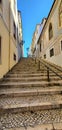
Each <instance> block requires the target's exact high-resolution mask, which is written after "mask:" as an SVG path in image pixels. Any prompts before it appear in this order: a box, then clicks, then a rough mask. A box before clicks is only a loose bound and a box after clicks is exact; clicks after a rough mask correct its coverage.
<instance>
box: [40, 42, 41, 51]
mask: <svg viewBox="0 0 62 130" xmlns="http://www.w3.org/2000/svg"><path fill="white" fill-rule="evenodd" d="M40 52H41V43H40Z"/></svg>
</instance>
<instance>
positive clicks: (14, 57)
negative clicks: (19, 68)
mask: <svg viewBox="0 0 62 130" xmlns="http://www.w3.org/2000/svg"><path fill="white" fill-rule="evenodd" d="M13 59H14V61H16V54H15V53H14V55H13Z"/></svg>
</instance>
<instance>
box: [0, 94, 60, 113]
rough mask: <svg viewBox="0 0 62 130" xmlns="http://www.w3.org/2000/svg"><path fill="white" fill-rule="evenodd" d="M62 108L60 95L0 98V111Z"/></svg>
mask: <svg viewBox="0 0 62 130" xmlns="http://www.w3.org/2000/svg"><path fill="white" fill-rule="evenodd" d="M57 108H58V109H60V108H61V109H62V95H53V96H52V95H41V96H30V97H29V96H28V97H27V98H26V97H14V98H13V97H12V98H0V112H2V113H3V112H7V111H12V112H21V111H23V112H24V111H31V110H32V111H36V110H50V109H57Z"/></svg>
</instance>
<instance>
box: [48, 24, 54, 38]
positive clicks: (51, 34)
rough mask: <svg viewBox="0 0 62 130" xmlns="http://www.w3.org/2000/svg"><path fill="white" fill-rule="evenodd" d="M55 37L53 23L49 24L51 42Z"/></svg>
mask: <svg viewBox="0 0 62 130" xmlns="http://www.w3.org/2000/svg"><path fill="white" fill-rule="evenodd" d="M52 37H53V29H52V23H50V24H49V40H50V39H51V38H52Z"/></svg>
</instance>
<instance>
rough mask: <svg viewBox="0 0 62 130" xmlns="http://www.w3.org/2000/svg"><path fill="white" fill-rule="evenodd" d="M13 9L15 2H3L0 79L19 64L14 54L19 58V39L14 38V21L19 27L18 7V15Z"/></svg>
mask: <svg viewBox="0 0 62 130" xmlns="http://www.w3.org/2000/svg"><path fill="white" fill-rule="evenodd" d="M16 3H17V1H16ZM9 7H10V8H9ZM13 7H14V6H13V0H3V3H2V9H1V8H0V36H1V37H2V42H1V59H2V62H1V64H0V78H2V77H3V75H5V74H6V73H7V72H8V71H9V70H10V69H11V68H12V67H13V66H14V65H15V64H16V63H17V59H16V61H14V54H15V55H16V58H17V38H16V40H15V39H14V36H13V32H14V30H13V28H14V27H13V21H15V25H16V27H17V7H16V13H15V12H14V9H13ZM1 16H2V17H1Z"/></svg>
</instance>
